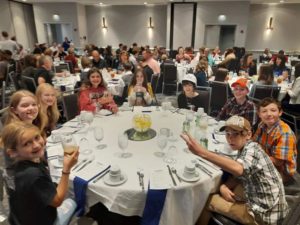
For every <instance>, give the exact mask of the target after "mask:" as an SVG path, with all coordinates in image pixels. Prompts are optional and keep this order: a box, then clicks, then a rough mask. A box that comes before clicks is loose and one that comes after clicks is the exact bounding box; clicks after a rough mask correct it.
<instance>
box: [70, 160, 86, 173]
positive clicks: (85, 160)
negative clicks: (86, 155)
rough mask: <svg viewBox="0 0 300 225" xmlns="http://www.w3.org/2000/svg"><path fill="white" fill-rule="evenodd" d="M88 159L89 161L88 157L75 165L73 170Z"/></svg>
mask: <svg viewBox="0 0 300 225" xmlns="http://www.w3.org/2000/svg"><path fill="white" fill-rule="evenodd" d="M86 161H87V159H84V160H82V161H81V162H80V163H78V164H77V165H76V166H74V167H73V169H72V171H74V170H76V169H77V168H78V167H79V166H81V165H82V164H83V163H85V162H86Z"/></svg>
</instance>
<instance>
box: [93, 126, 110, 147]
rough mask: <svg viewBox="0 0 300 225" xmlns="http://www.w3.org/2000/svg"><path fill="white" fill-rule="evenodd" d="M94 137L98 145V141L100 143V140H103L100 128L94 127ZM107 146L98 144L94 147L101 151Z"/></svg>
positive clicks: (102, 132)
mask: <svg viewBox="0 0 300 225" xmlns="http://www.w3.org/2000/svg"><path fill="white" fill-rule="evenodd" d="M94 137H95V139H96V140H97V141H98V142H99V143H100V141H102V139H103V138H104V131H103V128H102V127H95V128H94ZM106 147H107V145H106V144H99V145H97V146H96V148H97V149H99V150H101V149H104V148H106Z"/></svg>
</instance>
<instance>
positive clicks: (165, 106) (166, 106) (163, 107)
mask: <svg viewBox="0 0 300 225" xmlns="http://www.w3.org/2000/svg"><path fill="white" fill-rule="evenodd" d="M161 109H162V114H163V116H167V110H168V103H167V102H162V103H161Z"/></svg>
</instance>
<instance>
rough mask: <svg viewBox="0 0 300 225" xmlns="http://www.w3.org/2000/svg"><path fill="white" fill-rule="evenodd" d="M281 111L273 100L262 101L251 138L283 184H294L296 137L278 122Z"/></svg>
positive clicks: (284, 125)
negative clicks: (256, 126) (256, 125)
mask: <svg viewBox="0 0 300 225" xmlns="http://www.w3.org/2000/svg"><path fill="white" fill-rule="evenodd" d="M281 114H282V109H281V105H280V103H279V102H278V101H277V100H275V99H273V98H265V99H263V100H262V101H261V102H260V104H259V106H258V115H259V117H260V119H261V122H260V124H259V125H258V128H257V130H256V132H255V134H254V136H253V141H256V142H258V143H259V144H260V145H261V146H262V148H263V149H264V150H265V152H266V153H267V154H268V155H269V156H270V159H271V160H272V162H273V164H274V165H275V167H276V168H277V170H278V171H279V173H280V174H281V176H282V180H283V183H284V184H285V185H288V184H290V183H293V182H294V179H293V176H294V174H295V172H296V165H297V162H296V161H297V148H296V143H297V140H296V137H295V135H294V133H293V131H292V130H291V128H290V127H289V125H287V124H286V123H285V122H283V121H282V120H280V116H281Z"/></svg>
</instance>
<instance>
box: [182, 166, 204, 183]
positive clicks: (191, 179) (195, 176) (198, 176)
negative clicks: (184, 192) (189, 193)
mask: <svg viewBox="0 0 300 225" xmlns="http://www.w3.org/2000/svg"><path fill="white" fill-rule="evenodd" d="M183 171H184V169H181V170H179V171H178V176H179V177H180V178H181V179H182V180H183V181H185V182H196V181H198V180H199V179H200V174H199V173H198V171H195V174H194V177H191V178H187V177H185V176H184V175H183Z"/></svg>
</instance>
